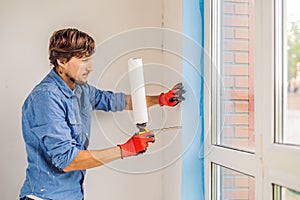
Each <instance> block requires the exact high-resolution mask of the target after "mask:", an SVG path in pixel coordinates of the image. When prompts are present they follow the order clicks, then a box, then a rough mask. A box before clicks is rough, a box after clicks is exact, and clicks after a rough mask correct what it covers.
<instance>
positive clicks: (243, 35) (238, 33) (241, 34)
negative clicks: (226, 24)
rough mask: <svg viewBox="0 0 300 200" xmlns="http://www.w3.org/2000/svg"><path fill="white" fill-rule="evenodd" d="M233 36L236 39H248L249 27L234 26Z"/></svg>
mask: <svg viewBox="0 0 300 200" xmlns="http://www.w3.org/2000/svg"><path fill="white" fill-rule="evenodd" d="M235 38H237V39H249V29H248V28H236V29H235Z"/></svg>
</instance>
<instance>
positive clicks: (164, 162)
mask: <svg viewBox="0 0 300 200" xmlns="http://www.w3.org/2000/svg"><path fill="white" fill-rule="evenodd" d="M180 2H181V1H179V0H176V1H171V0H164V1H163V0H151V1H148V0H126V1H123V0H117V1H108V0H106V1H104V0H88V1H78V0H75V1H58V0H52V1H38V0H36V1H34V0H29V1H16V0H1V2H0V27H1V32H0V36H1V37H0V44H1V45H0V56H1V65H0V66H1V70H2V71H1V73H0V80H1V84H0V90H1V93H2V95H1V105H0V108H1V110H0V111H1V120H0V123H1V129H2V134H1V135H2V144H1V151H0V156H1V159H2V161H1V165H0V171H1V180H0V183H1V187H0V193H1V198H3V199H17V196H18V194H19V189H20V187H21V185H22V183H23V181H24V177H25V168H26V154H25V148H24V143H23V139H22V136H21V106H22V104H23V101H24V99H25V98H26V96H27V95H28V93H29V92H30V91H31V89H32V88H33V87H34V86H35V85H36V84H37V83H38V82H39V81H40V80H41V79H42V78H43V77H44V76H45V75H46V74H47V73H48V71H49V70H50V68H49V61H48V58H47V46H48V40H49V37H50V36H51V34H52V32H53V31H55V30H57V29H59V28H64V27H77V28H79V29H81V30H83V31H85V32H87V33H89V34H90V35H92V36H93V37H94V39H95V40H96V43H97V44H98V46H100V47H99V49H101V47H103V46H104V47H105V45H104V44H106V43H105V42H104V41H108V43H109V41H112V42H114V38H116V37H112V36H114V35H116V34H119V35H120V33H123V34H124V31H125V32H126V31H128V30H130V29H132V28H137V27H161V26H162V21H163V20H164V22H165V25H164V26H166V27H170V28H174V29H177V30H180V29H181V5H180V4H181V3H180ZM177 12H179V13H178V15H177V14H176V13H177ZM163 13H165V15H164V18H163V17H162V16H163V15H162V14H163ZM173 13H175V18H173V17H171V16H172V15H173ZM156 33H157V32H156ZM121 35H122V34H121ZM146 35H147V34H146ZM152 36H153V34H152ZM109 38H110V39H109ZM155 38H157V40H156V41H157V42H158V41H159V42H158V43H157V44H154V46H157V45H158V44H159V43H163V34H161V35H159V34H158V35H154V37H153V38H152V39H154V40H155ZM152 41H153V40H152ZM103 42H104V43H103ZM142 42H143V41H142ZM145 43H147V41H145ZM113 44H114V46H113V47H112V46H109V47H105V49H108V50H110V48H112V50H115V49H114V48H115V47H116V45H115V43H113ZM124 45H126V44H123V43H120V44H119V45H117V48H119V47H120V48H121V47H122V46H124ZM127 45H128V44H127ZM129 46H130V44H129ZM108 50H107V51H108ZM108 52H109V51H108ZM108 52H105V51H102V52H101V51H100V52H99V51H97V54H96V56H97V57H96V59H95V60H96V61H95V72H94V74H93V76H92V77H91V83H94V84H95V85H97V86H98V87H101V88H104V89H115V90H120V91H121V90H122V91H125V92H129V89H128V85H126V80H127V79H126V69H127V58H128V57H131V56H142V57H143V59H144V63H145V64H146V66H147V69H146V70H145V80H146V82H147V91H148V93H151V94H157V93H158V92H160V91H161V90H162V89H165V88H168V87H171V86H172V84H174V83H176V82H177V81H179V80H180V68H181V64H180V61H178V60H177V59H175V60H177V61H175V62H173V61H174V59H173V58H172V56H168V55H165V53H163V52H162V51H159V50H157V49H156V50H155V49H148V50H139V51H135V52H131V53H127V54H124V55H120V56H119V57H117V58H115V60H114V62H113V63H111V64H109V65H106V66H98V65H101V61H99V58H101V55H103V54H104V53H108ZM171 61H172V62H171ZM97 64H98V65H97ZM162 64H166V65H168V66H169V67H170V68H174V69H175V71H172V73H173V74H174V72H175V74H174V76H173V77H169V76H168V73H167V71H166V68H165V67H162V69H163V71H164V72H161V71H160V69H161V66H162ZM168 69H169V68H168ZM177 72H179V74H178V73H177ZM124 74H125V75H124ZM155 82H156V83H157V82H158V83H160V84H153V83H155ZM149 113H150V117H151V118H150V122H149V128H159V127H163V126H167V125H178V124H180V108H176V109H173V110H170V109H161V108H159V107H154V108H151V109H150V111H149ZM93 117H94V118H93V119H94V121H93V126H92V131H93V132H92V143H91V148H104V147H109V146H112V145H115V144H117V143H120V142H124V141H125V140H126V139H127V138H128V137H129V136H130V135H131V134H132V133H133V132H134V131H135V127H134V126H133V125H132V124H131V121H130V119H131V115H130V113H129V112H123V113H117V114H112V113H103V112H97V113H96V114H95V115H94V116H93ZM170 134H173V133H165V134H159V135H157V142H156V143H155V144H154V145H152V146H151V147H150V148H149V152H148V153H147V154H145V155H143V156H139V157H137V158H132V159H127V160H120V161H116V162H113V163H111V164H110V165H108V166H103V167H100V168H97V169H92V170H89V171H88V174H87V179H86V182H85V188H86V194H85V196H86V199H88V200H93V199H112V200H113V199H121V198H122V199H132V200H133V199H145V200H146V199H149V200H150V199H151V200H153V199H155V200H156V199H158V200H159V199H180V197H181V191H180V188H181V186H180V184H181V179H180V177H181V175H180V172H181V161H180V158H179V160H177V162H173V160H174V159H171V161H170V160H168V159H167V158H168V155H169V153H170V152H171V153H172V152H177V154H176V156H177V155H178V151H179V152H180V149H181V147H180V143H181V139H180V132H177V133H176V134H175V136H174V135H170ZM169 136H170V137H169ZM169 138H173V140H172V143H171V144H172V145H168V144H169V143H168V140H169ZM166 144H167V146H166ZM174 144H175V145H174ZM177 144H178V145H179V146H178V148H177V147H176V145H177ZM170 146H171V149H170V148H168V147H170ZM173 150H174V151H173ZM176 156H175V157H176ZM134 172H138V173H134ZM145 172H147V173H145Z"/></svg>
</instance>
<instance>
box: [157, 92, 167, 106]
mask: <svg viewBox="0 0 300 200" xmlns="http://www.w3.org/2000/svg"><path fill="white" fill-rule="evenodd" d="M158 104H159V105H160V106H164V105H166V100H165V93H163V92H162V93H161V94H160V95H159V98H158Z"/></svg>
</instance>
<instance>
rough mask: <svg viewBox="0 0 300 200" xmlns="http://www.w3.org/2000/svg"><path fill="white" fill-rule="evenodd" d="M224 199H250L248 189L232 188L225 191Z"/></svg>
mask: <svg viewBox="0 0 300 200" xmlns="http://www.w3.org/2000/svg"><path fill="white" fill-rule="evenodd" d="M223 197H224V199H228V200H229V199H230V200H237V199H239V200H240V199H248V190H247V189H243V190H231V191H224V196H223Z"/></svg>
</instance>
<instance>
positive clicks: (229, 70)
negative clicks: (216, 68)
mask: <svg viewBox="0 0 300 200" xmlns="http://www.w3.org/2000/svg"><path fill="white" fill-rule="evenodd" d="M224 71H225V75H232V76H235V75H248V74H249V68H248V67H247V66H239V65H226V66H225V70H224Z"/></svg>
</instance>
